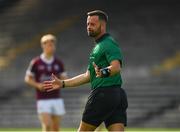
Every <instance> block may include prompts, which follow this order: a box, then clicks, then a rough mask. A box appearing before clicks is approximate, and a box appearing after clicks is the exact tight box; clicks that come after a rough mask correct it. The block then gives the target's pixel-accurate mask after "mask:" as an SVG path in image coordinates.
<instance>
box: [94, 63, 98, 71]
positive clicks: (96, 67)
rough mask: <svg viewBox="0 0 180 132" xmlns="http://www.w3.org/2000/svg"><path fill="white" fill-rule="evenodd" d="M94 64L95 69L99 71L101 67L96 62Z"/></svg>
mask: <svg viewBox="0 0 180 132" xmlns="http://www.w3.org/2000/svg"><path fill="white" fill-rule="evenodd" d="M93 66H94V69H95V70H96V71H99V67H98V66H97V65H96V63H95V62H93Z"/></svg>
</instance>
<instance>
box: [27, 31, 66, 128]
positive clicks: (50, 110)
mask: <svg viewBox="0 0 180 132" xmlns="http://www.w3.org/2000/svg"><path fill="white" fill-rule="evenodd" d="M41 47H42V50H43V53H42V54H41V55H40V56H38V57H36V58H34V59H33V60H32V61H31V63H30V65H29V67H28V69H27V71H26V76H25V82H26V83H27V84H29V85H30V86H32V87H34V88H35V89H36V97H37V112H38V114H39V119H40V121H41V125H42V129H43V131H58V130H59V124H60V121H61V116H62V115H63V114H65V108H64V102H63V99H62V98H61V96H60V90H59V89H57V90H54V91H51V92H46V91H45V90H44V89H43V87H42V82H43V81H44V80H50V79H51V74H52V73H53V74H55V75H56V76H58V77H59V78H60V79H66V78H67V75H66V72H65V71H64V66H63V63H62V62H61V61H60V60H59V59H57V58H56V57H55V56H54V54H55V49H56V48H55V47H56V38H55V36H53V35H51V34H47V35H44V36H43V37H42V38H41Z"/></svg>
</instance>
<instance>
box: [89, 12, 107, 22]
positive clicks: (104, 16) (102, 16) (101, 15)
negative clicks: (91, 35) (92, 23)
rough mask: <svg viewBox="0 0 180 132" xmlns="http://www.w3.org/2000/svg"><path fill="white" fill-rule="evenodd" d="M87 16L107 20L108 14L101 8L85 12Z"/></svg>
mask: <svg viewBox="0 0 180 132" xmlns="http://www.w3.org/2000/svg"><path fill="white" fill-rule="evenodd" d="M87 15H88V16H98V17H99V19H100V20H104V21H105V22H108V15H107V14H106V13H105V12H104V11H101V10H94V11H90V12H88V13H87Z"/></svg>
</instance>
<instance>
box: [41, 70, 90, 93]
mask: <svg viewBox="0 0 180 132" xmlns="http://www.w3.org/2000/svg"><path fill="white" fill-rule="evenodd" d="M52 78H53V80H52V81H44V82H43V88H44V89H45V90H47V91H52V90H55V89H59V88H62V87H76V86H80V85H83V84H86V83H89V82H90V73H89V71H88V70H87V71H86V73H84V74H80V75H78V76H75V77H73V78H70V79H66V80H60V79H58V78H57V77H56V76H55V75H52Z"/></svg>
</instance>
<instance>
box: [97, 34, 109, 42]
mask: <svg viewBox="0 0 180 132" xmlns="http://www.w3.org/2000/svg"><path fill="white" fill-rule="evenodd" d="M108 36H109V33H105V34H103V35H102V36H101V37H100V38H98V39H96V40H95V41H96V43H99V42H101V41H102V40H104V39H105V38H106V37H108Z"/></svg>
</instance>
